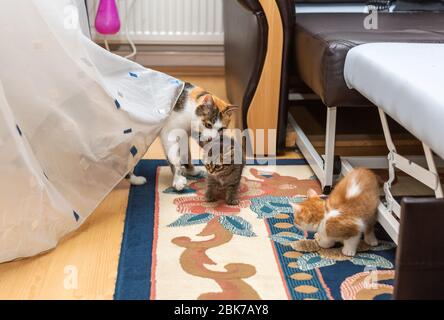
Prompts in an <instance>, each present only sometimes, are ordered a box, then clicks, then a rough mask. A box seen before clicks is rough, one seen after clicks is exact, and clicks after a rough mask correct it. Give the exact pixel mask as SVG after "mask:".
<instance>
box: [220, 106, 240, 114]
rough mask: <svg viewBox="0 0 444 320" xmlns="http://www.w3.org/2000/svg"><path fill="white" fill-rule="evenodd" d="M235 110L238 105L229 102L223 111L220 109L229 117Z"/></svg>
mask: <svg viewBox="0 0 444 320" xmlns="http://www.w3.org/2000/svg"><path fill="white" fill-rule="evenodd" d="M237 110H239V107H238V106H236V105H234V104H230V105H228V106H226V108H225V109H224V111H222V113H223V114H224V115H227V116H228V117H231V115H232V114H233V113H234V112H236V111H237Z"/></svg>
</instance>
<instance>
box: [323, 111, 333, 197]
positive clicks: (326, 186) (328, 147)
mask: <svg viewBox="0 0 444 320" xmlns="http://www.w3.org/2000/svg"><path fill="white" fill-rule="evenodd" d="M336 113H337V109H336V107H330V108H327V125H326V134H325V157H324V172H323V174H324V179H323V180H324V181H323V182H324V183H323V185H322V188H323V192H324V194H329V193H330V191H331V188H332V185H333V168H334V157H335V138H336Z"/></svg>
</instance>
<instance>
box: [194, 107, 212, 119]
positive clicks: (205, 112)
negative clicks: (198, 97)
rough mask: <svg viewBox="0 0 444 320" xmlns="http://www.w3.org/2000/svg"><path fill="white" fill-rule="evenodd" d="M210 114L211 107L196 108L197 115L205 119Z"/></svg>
mask: <svg viewBox="0 0 444 320" xmlns="http://www.w3.org/2000/svg"><path fill="white" fill-rule="evenodd" d="M209 113H210V106H209V105H208V104H200V105H198V106H197V107H196V115H197V116H199V117H205V116H207V115H208V114H209Z"/></svg>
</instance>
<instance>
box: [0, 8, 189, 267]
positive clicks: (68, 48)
mask: <svg viewBox="0 0 444 320" xmlns="http://www.w3.org/2000/svg"><path fill="white" fill-rule="evenodd" d="M75 8H76V7H75V1H73V0H57V1H54V0H8V1H2V3H1V8H0V43H1V45H2V48H1V50H0V150H1V151H0V262H4V261H8V260H12V259H15V258H19V257H26V256H31V255H34V254H37V253H39V252H42V251H45V250H48V249H51V248H53V247H54V246H55V245H56V244H57V242H58V240H59V239H60V238H61V237H63V236H64V235H65V234H67V233H68V232H70V231H72V230H74V229H76V228H78V227H79V226H80V225H81V224H82V222H83V221H85V219H86V218H87V217H88V215H89V214H90V213H91V212H92V211H93V210H94V209H95V207H96V206H97V205H98V204H99V203H100V201H101V200H102V199H103V198H104V197H105V196H106V195H107V194H108V193H109V192H110V191H111V190H112V189H113V187H114V186H115V185H116V184H117V183H119V181H121V179H122V178H123V177H124V176H125V175H126V174H127V173H128V171H129V170H131V169H132V168H133V167H134V166H135V164H136V163H137V161H138V160H139V159H140V157H142V156H143V154H144V152H146V150H147V148H148V146H149V145H150V144H151V143H152V141H153V140H154V139H155V137H156V136H157V134H158V132H159V131H160V129H161V127H162V124H163V122H164V120H165V119H166V118H167V117H168V114H169V113H170V111H171V108H172V106H173V105H174V103H175V102H176V100H177V98H178V96H179V94H180V93H181V91H182V89H183V83H182V82H181V81H178V80H177V79H175V78H172V77H170V76H167V75H165V74H162V73H159V72H155V71H153V70H149V69H146V68H143V67H141V66H140V65H138V64H136V63H133V62H131V61H128V60H126V59H123V58H121V57H119V56H116V55H113V54H111V53H109V52H108V51H106V50H104V49H102V48H101V47H99V46H97V45H96V44H94V43H93V42H92V41H91V40H90V39H89V38H87V37H85V36H84V35H83V34H82V32H81V31H80V27H79V25H78V23H76V21H75V19H76V15H75ZM73 9H74V10H73ZM73 13H74V15H73ZM148 183H149V182H148Z"/></svg>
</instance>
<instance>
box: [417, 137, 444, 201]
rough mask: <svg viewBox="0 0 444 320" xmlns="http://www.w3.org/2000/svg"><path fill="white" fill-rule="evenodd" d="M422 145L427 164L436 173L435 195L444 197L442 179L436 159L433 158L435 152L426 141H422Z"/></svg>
mask: <svg viewBox="0 0 444 320" xmlns="http://www.w3.org/2000/svg"><path fill="white" fill-rule="evenodd" d="M422 147H423V148H424V154H425V157H426V160H427V166H428V167H429V171H430V172H431V173H433V174H434V175H436V186H435V188H434V191H435V196H436V197H437V198H443V193H442V186H441V180H440V178H439V173H438V170H437V169H436V163H435V159H434V158H433V152H432V150H430V148H429V146H427V145H426V144H425V143H422Z"/></svg>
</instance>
